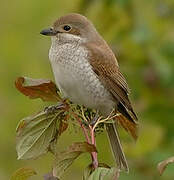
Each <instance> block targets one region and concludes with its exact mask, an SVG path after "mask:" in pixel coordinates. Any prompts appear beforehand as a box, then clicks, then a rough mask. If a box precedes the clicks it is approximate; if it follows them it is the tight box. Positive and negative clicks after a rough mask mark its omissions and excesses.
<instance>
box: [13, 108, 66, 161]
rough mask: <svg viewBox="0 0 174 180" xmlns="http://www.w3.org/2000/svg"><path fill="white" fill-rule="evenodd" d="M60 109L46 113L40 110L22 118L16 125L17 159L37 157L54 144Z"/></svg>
mask: <svg viewBox="0 0 174 180" xmlns="http://www.w3.org/2000/svg"><path fill="white" fill-rule="evenodd" d="M61 114H62V111H61V110H60V109H59V112H57V113H55V114H54V113H52V114H50V113H49V114H48V113H46V112H45V111H42V112H40V113H38V114H36V115H34V116H30V117H27V118H24V119H22V120H21V121H20V122H19V124H18V126H17V130H16V132H17V143H16V150H17V154H18V159H30V158H37V157H38V156H40V155H42V154H44V153H46V152H48V150H49V148H50V146H51V145H52V146H53V147H52V149H53V148H54V146H56V143H54V142H55V141H56V139H57V136H58V133H57V124H58V123H60V121H59V118H60V117H61Z"/></svg>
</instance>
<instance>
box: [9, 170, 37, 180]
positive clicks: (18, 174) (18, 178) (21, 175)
mask: <svg viewBox="0 0 174 180" xmlns="http://www.w3.org/2000/svg"><path fill="white" fill-rule="evenodd" d="M36 174H37V173H36V172H35V171H34V170H33V169H31V168H20V169H18V170H17V171H15V172H14V174H13V175H12V176H11V179H10V180H27V179H28V178H29V177H31V176H33V175H36Z"/></svg>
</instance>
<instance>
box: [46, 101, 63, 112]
mask: <svg viewBox="0 0 174 180" xmlns="http://www.w3.org/2000/svg"><path fill="white" fill-rule="evenodd" d="M61 108H65V104H64V103H59V104H57V105H51V106H47V107H45V109H44V112H46V113H47V114H54V113H56V112H57V110H59V109H61Z"/></svg>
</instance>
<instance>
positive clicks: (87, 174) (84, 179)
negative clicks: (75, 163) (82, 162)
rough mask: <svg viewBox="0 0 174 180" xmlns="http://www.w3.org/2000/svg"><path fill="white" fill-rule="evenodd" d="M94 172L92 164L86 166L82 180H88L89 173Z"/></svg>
mask: <svg viewBox="0 0 174 180" xmlns="http://www.w3.org/2000/svg"><path fill="white" fill-rule="evenodd" d="M93 171H94V168H93V166H92V164H90V165H88V166H87V167H86V168H85V170H84V172H83V180H86V179H88V177H89V176H90V175H91V173H92V172H93Z"/></svg>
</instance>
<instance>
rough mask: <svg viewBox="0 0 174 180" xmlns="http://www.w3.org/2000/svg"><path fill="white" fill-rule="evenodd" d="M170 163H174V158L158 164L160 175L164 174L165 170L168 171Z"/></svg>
mask: <svg viewBox="0 0 174 180" xmlns="http://www.w3.org/2000/svg"><path fill="white" fill-rule="evenodd" d="M170 163H174V156H173V157H170V158H168V159H166V160H164V161H162V162H160V163H158V166H157V168H158V171H159V173H160V175H162V174H163V172H164V170H165V169H166V167H167V166H168V164H170Z"/></svg>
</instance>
